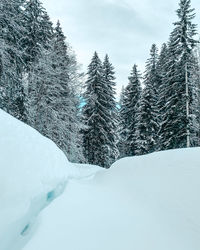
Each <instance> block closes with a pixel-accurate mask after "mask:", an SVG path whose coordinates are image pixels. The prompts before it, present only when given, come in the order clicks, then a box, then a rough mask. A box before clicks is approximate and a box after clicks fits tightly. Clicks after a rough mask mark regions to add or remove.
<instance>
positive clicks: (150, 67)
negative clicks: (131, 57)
mask: <svg viewBox="0 0 200 250" xmlns="http://www.w3.org/2000/svg"><path fill="white" fill-rule="evenodd" d="M157 63H158V49H157V47H156V45H155V44H153V45H152V47H151V50H150V58H149V59H148V60H147V63H146V72H145V76H144V84H145V88H144V90H143V95H142V98H141V101H140V111H139V114H138V116H137V119H136V120H137V122H138V124H137V136H136V141H137V146H136V147H137V154H146V153H151V152H154V151H156V150H158V131H159V106H158V89H159V85H160V77H159V74H158V71H157Z"/></svg>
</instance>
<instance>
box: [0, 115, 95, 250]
mask: <svg viewBox="0 0 200 250" xmlns="http://www.w3.org/2000/svg"><path fill="white" fill-rule="evenodd" d="M0 156H1V157H0V250H19V249H22V246H24V244H25V242H26V241H28V240H29V238H30V237H31V234H32V232H33V231H34V229H35V226H36V225H37V224H35V221H36V218H37V215H38V214H39V213H40V211H41V210H42V209H43V208H44V207H46V206H47V205H48V204H49V203H50V202H51V201H52V200H54V199H55V198H56V197H57V196H58V195H60V194H61V193H62V192H63V190H64V188H65V185H66V183H67V181H68V180H69V179H70V178H83V177H87V176H90V175H93V174H94V173H95V172H96V171H97V167H89V166H88V167H87V168H81V166H79V167H74V166H73V167H72V165H71V164H70V163H69V162H68V160H67V159H66V157H65V155H64V154H63V153H62V152H61V151H60V150H59V149H58V148H57V147H56V145H55V144H54V143H53V142H51V141H50V140H48V139H47V138H45V137H43V136H41V135H40V134H39V133H38V132H37V131H35V130H34V129H32V128H30V127H29V126H27V125H25V124H23V123H22V122H20V121H18V120H16V119H14V118H13V117H11V116H10V115H8V114H6V113H5V112H3V111H2V110H0ZM34 225H35V226H34ZM38 250H39V249H38Z"/></svg>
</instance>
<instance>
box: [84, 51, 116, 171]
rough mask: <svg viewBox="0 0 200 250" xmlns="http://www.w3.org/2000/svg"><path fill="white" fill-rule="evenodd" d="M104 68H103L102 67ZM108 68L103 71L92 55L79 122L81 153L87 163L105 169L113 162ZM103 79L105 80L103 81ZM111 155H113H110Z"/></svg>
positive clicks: (110, 81)
mask: <svg viewBox="0 0 200 250" xmlns="http://www.w3.org/2000/svg"><path fill="white" fill-rule="evenodd" d="M105 64H107V65H105ZM109 67H110V69H111V71H113V69H112V67H111V65H110V64H109V63H108V62H107V63H104V69H103V66H102V63H101V60H100V59H99V57H98V54H97V53H96V52H95V53H94V56H93V58H92V61H91V63H90V65H89V67H88V73H87V74H88V80H87V82H86V91H85V93H84V99H85V101H86V105H85V106H84V107H83V119H84V123H85V126H86V129H84V131H83V152H84V156H85V159H86V161H87V163H90V164H96V165H100V166H102V167H105V168H108V167H109V166H110V163H111V162H110V161H111V160H112V161H113V153H114V151H115V150H116V149H115V136H114V134H113V132H114V131H113V127H112V126H113V113H114V112H113V103H110V101H111V100H112V97H113V96H111V93H113V91H112V89H111V85H110V84H112V85H113V82H112V81H113V73H111V71H110V70H109V74H108V73H107V76H106V71H105V69H106V68H109ZM106 77H107V80H106ZM114 155H115V153H114Z"/></svg>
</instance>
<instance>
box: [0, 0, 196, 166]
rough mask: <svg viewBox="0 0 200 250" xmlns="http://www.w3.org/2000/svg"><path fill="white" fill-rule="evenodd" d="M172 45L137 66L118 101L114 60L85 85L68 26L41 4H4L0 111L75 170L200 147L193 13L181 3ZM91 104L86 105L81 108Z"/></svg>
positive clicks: (0, 8)
mask: <svg viewBox="0 0 200 250" xmlns="http://www.w3.org/2000/svg"><path fill="white" fill-rule="evenodd" d="M177 16H178V21H177V22H175V23H174V29H173V31H172V32H171V34H170V37H169V41H168V42H166V43H164V44H163V46H162V48H161V50H160V51H159V50H158V48H157V46H156V45H155V44H153V45H152V47H151V50H150V56H149V59H148V60H147V62H146V70H145V73H144V75H143V76H142V75H141V74H140V72H139V71H138V68H137V65H134V66H133V68H132V70H131V73H130V76H129V77H128V85H127V86H126V87H125V88H123V90H122V92H121V98H120V102H119V103H117V102H116V99H115V96H116V93H115V88H116V82H115V71H114V67H113V65H112V64H111V62H110V60H109V57H108V55H106V56H105V59H104V61H103V62H102V61H101V60H100V58H99V56H98V54H97V53H96V52H95V53H94V56H93V58H92V61H91V63H90V65H89V67H88V72H87V80H86V81H85V82H84V94H83V95H82V96H80V88H82V87H81V85H83V77H82V74H80V71H79V66H78V63H77V61H76V57H75V54H74V53H73V51H72V49H71V47H70V46H69V44H68V43H67V42H66V38H65V35H64V34H63V31H62V28H61V25H60V23H59V22H57V24H56V26H55V27H53V25H52V23H51V21H50V18H49V16H48V14H47V12H46V10H45V9H44V7H43V6H42V4H41V2H40V1H39V0H0V108H2V109H4V110H5V111H6V112H8V113H10V114H11V115H13V116H15V117H16V118H18V119H20V120H22V121H23V122H26V123H27V124H29V125H30V126H32V127H33V128H35V129H37V130H38V131H39V132H40V133H42V134H43V135H45V136H47V137H48V138H50V139H52V140H53V141H54V142H55V143H56V144H57V145H58V146H59V147H60V148H61V149H62V150H63V152H64V153H65V154H66V155H67V157H68V159H69V160H70V161H73V162H82V163H90V164H97V165H100V166H102V167H105V168H108V167H110V165H111V164H112V163H113V162H114V161H115V160H117V159H119V158H121V157H125V156H134V155H142V154H147V153H151V152H155V151H160V150H167V149H174V148H182V147H194V146H199V145H200V68H199V67H200V64H199V61H200V56H199V54H200V53H199V51H198V46H197V45H198V43H197V41H196V40H195V36H196V34H197V27H196V25H195V24H193V19H194V17H195V14H194V9H192V8H191V3H190V0H180V3H179V9H178V10H177ZM82 100H84V105H83V107H82V105H80V104H81V103H80V102H81V101H82Z"/></svg>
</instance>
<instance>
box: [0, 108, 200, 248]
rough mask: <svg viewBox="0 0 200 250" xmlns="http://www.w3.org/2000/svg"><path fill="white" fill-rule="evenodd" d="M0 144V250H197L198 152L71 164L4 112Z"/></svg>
mask: <svg viewBox="0 0 200 250" xmlns="http://www.w3.org/2000/svg"><path fill="white" fill-rule="evenodd" d="M0 138H1V140H0V152H1V157H0V250H22V249H23V250H57V249H58V250H66V249H69V250H134V249H136V250H169V249H170V250H199V249H200V195H199V191H200V181H199V180H200V157H199V156H200V148H193V149H181V150H172V151H167V152H159V153H154V154H150V155H146V156H142V157H131V158H124V159H121V160H120V161H118V162H116V163H115V164H113V166H112V167H111V169H109V170H102V169H101V170H100V168H98V167H95V166H88V165H85V166H83V165H72V164H70V163H69V162H68V161H67V159H66V157H65V156H64V154H63V153H62V152H61V151H60V150H59V149H58V148H57V147H56V146H55V144H54V143H52V142H51V141H50V140H48V139H46V138H44V137H43V136H41V135H40V134H39V133H37V132H36V131H35V130H34V129H31V128H30V127H28V126H26V125H25V124H22V123H21V122H19V121H17V120H15V119H14V118H12V117H11V116H9V115H7V114H6V113H4V112H3V111H0ZM95 173H96V175H95ZM94 175H95V176H94ZM64 189H65V191H64ZM63 191H64V193H63V194H62V192H63ZM59 195H60V196H59ZM58 196H59V197H58ZM55 198H57V199H56V200H55V201H53V200H54V199H55ZM51 201H53V202H52V203H51V204H50V202H51ZM47 205H49V206H47ZM46 206H47V207H46ZM45 207H46V208H45ZM43 208H45V209H43Z"/></svg>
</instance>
